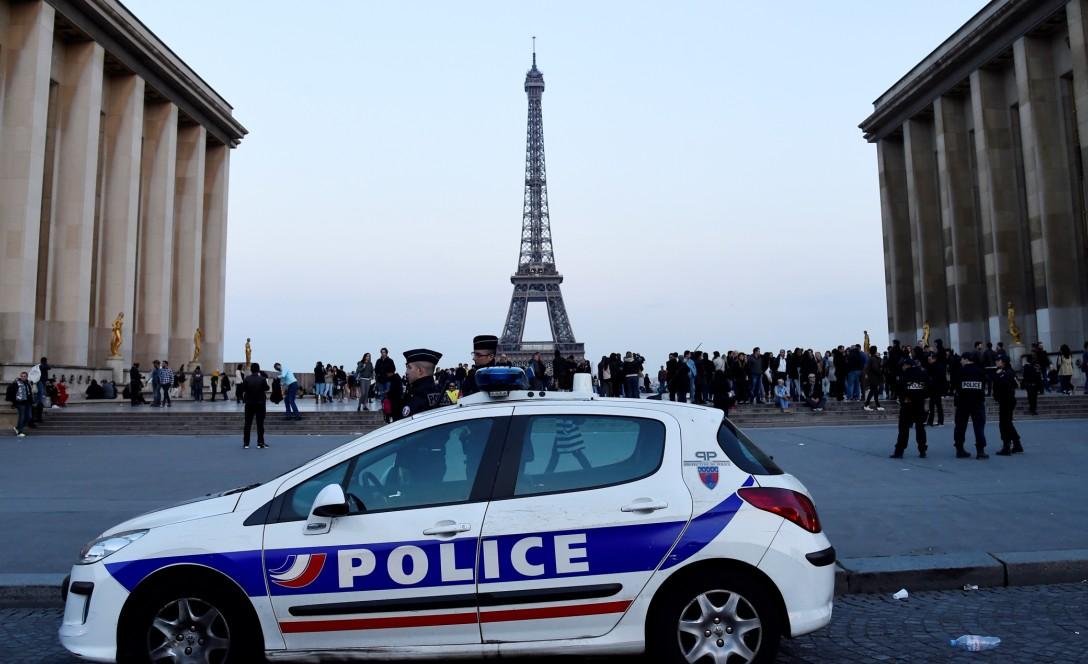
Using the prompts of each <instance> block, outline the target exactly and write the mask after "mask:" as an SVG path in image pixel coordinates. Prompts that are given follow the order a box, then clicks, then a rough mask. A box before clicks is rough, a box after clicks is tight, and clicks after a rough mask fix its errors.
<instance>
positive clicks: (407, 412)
mask: <svg viewBox="0 0 1088 664" xmlns="http://www.w3.org/2000/svg"><path fill="white" fill-rule="evenodd" d="M440 359H442V353H439V352H437V351H433V350H428V349H426V348H416V349H415V350H409V351H405V353H404V363H405V371H406V373H407V374H408V389H406V390H405V391H404V397H403V398H402V400H401V405H400V408H399V409H398V410H397V411H395V413H396V419H401V418H405V417H411V416H412V415H416V414H419V413H422V412H425V411H428V410H430V409H432V408H438V407H439V406H448V405H450V400H449V399H448V398H447V397H446V393H445V392H443V391H442V389H441V388H439V387H438V385H437V384H435V382H434V368H435V366H437V365H438V361H439V360H440Z"/></svg>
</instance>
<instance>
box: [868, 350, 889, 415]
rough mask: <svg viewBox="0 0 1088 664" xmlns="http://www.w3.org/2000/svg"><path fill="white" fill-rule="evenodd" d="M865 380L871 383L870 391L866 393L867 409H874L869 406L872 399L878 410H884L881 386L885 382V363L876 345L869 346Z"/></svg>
mask: <svg viewBox="0 0 1088 664" xmlns="http://www.w3.org/2000/svg"><path fill="white" fill-rule="evenodd" d="M865 380H866V382H867V383H868V385H869V391H868V393H867V394H866V395H865V406H864V408H865V410H872V407H870V406H869V401H870V400H872V402H873V403H874V404H875V406H876V409H877V410H884V409H883V408H882V407H881V406H880V386H881V385H882V384H883V383H884V365H883V361H882V360H881V359H880V353H879V352H878V351H877V348H876V346H869V361H868V362H866V363H865Z"/></svg>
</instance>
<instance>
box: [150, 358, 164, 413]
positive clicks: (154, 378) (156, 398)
mask: <svg viewBox="0 0 1088 664" xmlns="http://www.w3.org/2000/svg"><path fill="white" fill-rule="evenodd" d="M151 367H152V368H151V406H152V407H153V408H159V407H160V406H162V395H161V394H159V389H160V388H161V387H162V381H161V380H160V379H159V377H160V373H159V369H160V368H161V367H162V363H161V362H159V361H158V360H155V361H153V362H152V363H151Z"/></svg>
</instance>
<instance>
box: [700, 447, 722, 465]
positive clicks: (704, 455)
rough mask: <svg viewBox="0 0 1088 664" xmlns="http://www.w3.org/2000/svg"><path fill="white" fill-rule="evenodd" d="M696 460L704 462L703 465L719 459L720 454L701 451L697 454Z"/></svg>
mask: <svg viewBox="0 0 1088 664" xmlns="http://www.w3.org/2000/svg"><path fill="white" fill-rule="evenodd" d="M695 458H696V459H698V460H700V461H702V462H703V463H710V462H711V461H713V460H714V459H717V458H718V453H717V452H711V451H703V450H700V451H698V452H696V453H695Z"/></svg>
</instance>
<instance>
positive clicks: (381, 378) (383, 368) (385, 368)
mask: <svg viewBox="0 0 1088 664" xmlns="http://www.w3.org/2000/svg"><path fill="white" fill-rule="evenodd" d="M498 343H499V339H498V337H496V338H495V345H496V346H497V345H498ZM494 359H495V353H494V349H492V353H491V360H492V361H494ZM395 373H397V366H396V365H395V364H394V363H393V358H391V357H389V349H388V348H382V349H381V351H380V352H379V354H378V361H377V362H375V363H374V377H375V380H377V381H378V400H379V401H382V402H384V400H385V395H386V393H387V392H388V391H389V387H390V383H391V382H392V381H391V380H390V379H389V377H390V376H392V375H393V374H395ZM473 386H475V383H473ZM461 390H462V394H464V386H462V388H461Z"/></svg>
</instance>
